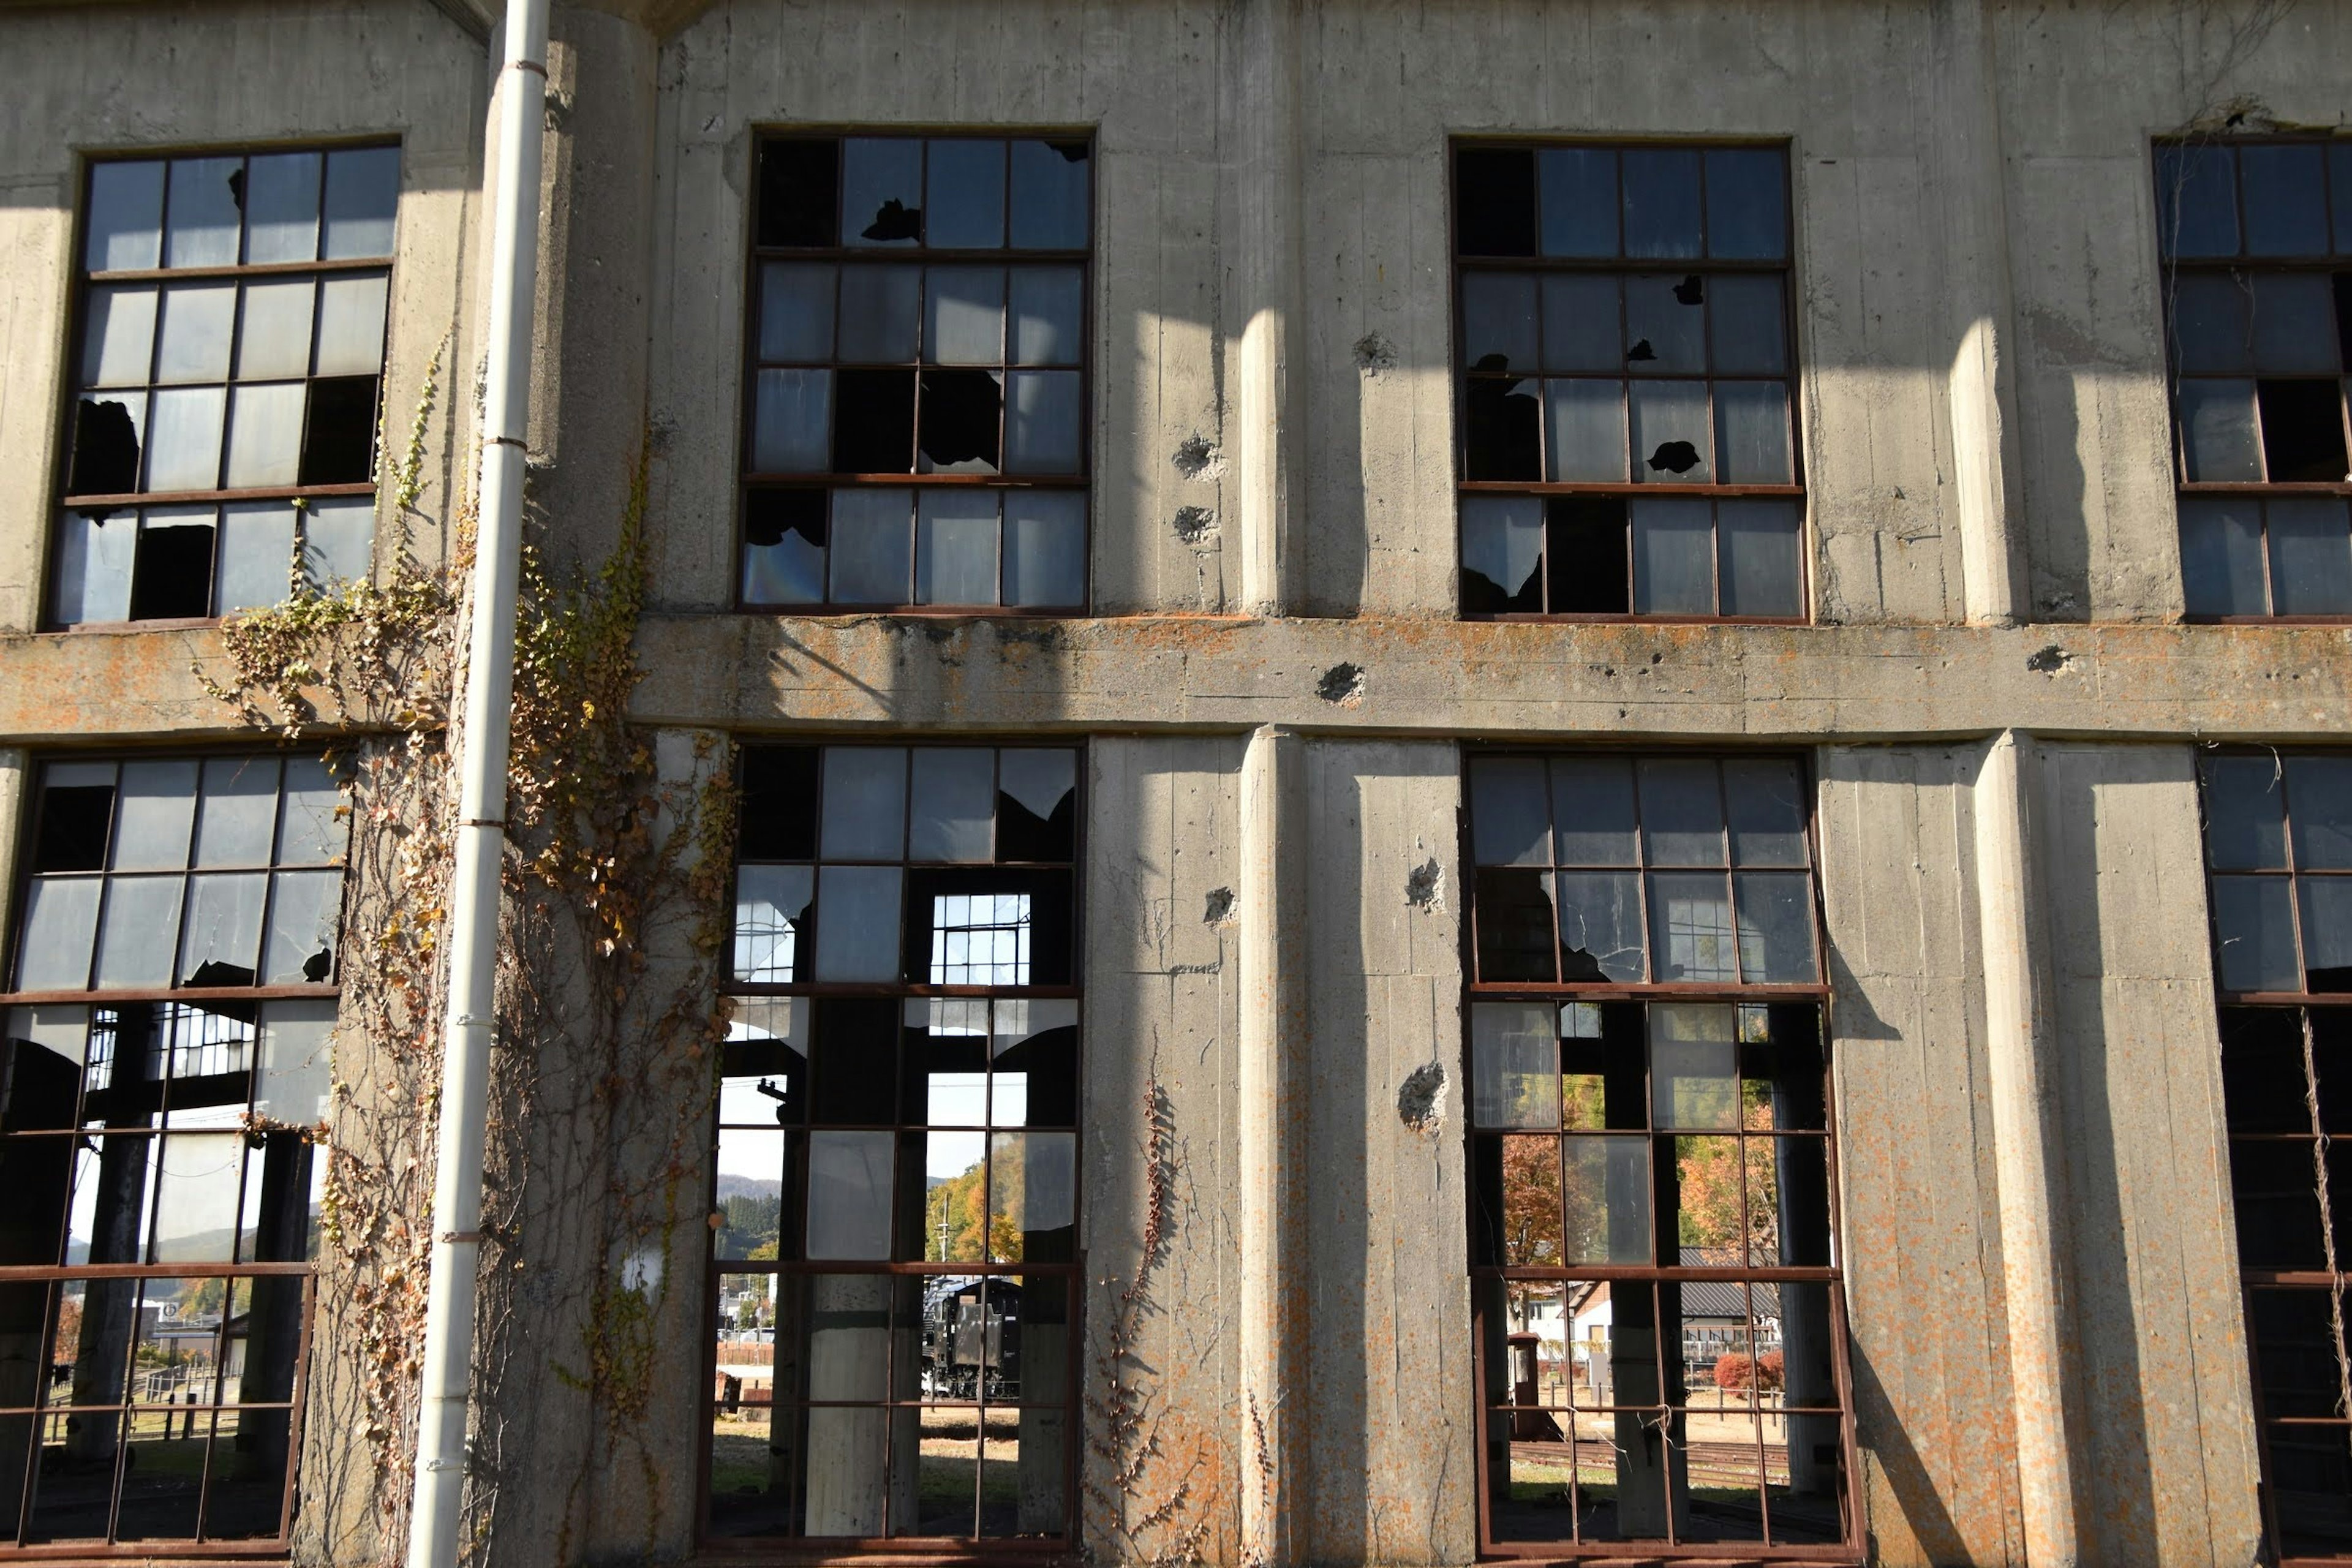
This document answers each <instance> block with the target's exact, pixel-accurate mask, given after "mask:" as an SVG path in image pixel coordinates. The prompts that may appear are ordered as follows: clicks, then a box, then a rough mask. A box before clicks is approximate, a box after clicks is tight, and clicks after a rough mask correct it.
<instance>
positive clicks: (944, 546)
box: [915, 490, 996, 605]
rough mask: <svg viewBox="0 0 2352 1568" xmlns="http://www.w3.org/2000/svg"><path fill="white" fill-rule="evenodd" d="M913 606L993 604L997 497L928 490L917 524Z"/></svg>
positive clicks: (917, 516)
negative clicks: (915, 604)
mask: <svg viewBox="0 0 2352 1568" xmlns="http://www.w3.org/2000/svg"><path fill="white" fill-rule="evenodd" d="M915 602H916V603H917V604H919V605H992V604H994V603H996V496H995V494H994V492H992V491H989V490H978V491H971V490H963V491H958V490H926V491H924V492H923V494H922V497H921V500H920V503H919V506H918V508H917V513H916V521H915Z"/></svg>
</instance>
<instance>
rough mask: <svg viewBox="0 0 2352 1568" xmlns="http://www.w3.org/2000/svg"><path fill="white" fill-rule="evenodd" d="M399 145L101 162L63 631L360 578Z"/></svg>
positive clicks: (79, 386) (54, 600)
mask: <svg viewBox="0 0 2352 1568" xmlns="http://www.w3.org/2000/svg"><path fill="white" fill-rule="evenodd" d="M399 194H400V149H399V148H397V147H339V148H335V149H332V150H329V151H309V152H299V151H298V152H278V153H253V154H251V155H249V156H248V155H245V154H234V153H233V154H227V155H222V156H205V157H195V158H169V159H164V158H149V159H125V160H107V161H102V162H97V163H91V164H90V165H89V178H88V183H87V186H86V198H85V202H86V205H85V210H84V219H83V245H82V251H81V266H80V273H79V279H80V282H79V288H80V322H79V339H80V354H79V359H78V360H77V361H76V364H75V372H74V383H73V384H74V392H73V400H72V408H71V416H70V418H69V419H68V432H67V436H68V450H67V455H66V458H65V463H64V474H63V476H62V490H63V493H62V495H61V497H60V499H59V502H58V531H57V536H56V538H57V547H56V549H55V551H54V552H53V565H52V568H51V572H50V598H49V605H50V609H49V620H50V622H51V623H52V624H53V625H57V626H80V625H89V624H103V623H108V622H121V621H143V620H158V619H167V618H174V617H205V616H226V615H232V614H234V613H236V611H239V610H247V609H254V608H257V607H258V606H261V605H271V604H275V603H277V602H278V600H280V599H283V598H284V597H286V595H287V593H288V592H289V588H290V587H291V586H292V585H293V584H295V583H296V582H298V581H307V582H309V583H312V584H319V585H320V586H331V585H332V584H337V583H341V582H346V581H349V580H352V579H354V578H361V577H365V576H366V575H367V574H368V571H369V568H370V563H371V559H372V555H373V546H374V536H375V483H374V479H375V442H376V431H377V427H378V425H379V423H380V408H379V404H380V403H381V401H382V385H383V355H384V323H385V317H386V313H387V310H388V308H389V302H390V299H391V282H392V276H391V269H390V268H391V258H392V246H393V217H394V206H395V205H396V204H397V201H398V198H399Z"/></svg>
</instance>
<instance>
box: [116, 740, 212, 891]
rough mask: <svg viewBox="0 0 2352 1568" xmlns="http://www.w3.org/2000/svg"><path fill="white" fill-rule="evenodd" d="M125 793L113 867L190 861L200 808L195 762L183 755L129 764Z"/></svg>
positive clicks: (164, 866)
mask: <svg viewBox="0 0 2352 1568" xmlns="http://www.w3.org/2000/svg"><path fill="white" fill-rule="evenodd" d="M195 812H196V764H195V763H194V762H193V761H188V760H184V759H180V758H173V759H171V760H169V761H162V762H135V763H124V764H123V765H122V783H121V809H120V812H119V814H118V820H117V822H116V824H115V829H114V849H113V856H112V858H111V859H110V861H109V862H108V864H109V866H110V868H111V869H113V870H117V871H164V870H171V871H176V870H178V869H179V868H181V867H183V866H185V865H186V864H187V863H188V832H189V828H190V826H192V825H193V824H194V820H195Z"/></svg>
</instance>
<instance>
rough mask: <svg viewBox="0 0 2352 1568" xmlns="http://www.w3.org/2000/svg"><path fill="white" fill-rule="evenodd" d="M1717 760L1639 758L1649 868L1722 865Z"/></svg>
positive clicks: (1644, 844)
mask: <svg viewBox="0 0 2352 1568" xmlns="http://www.w3.org/2000/svg"><path fill="white" fill-rule="evenodd" d="M1716 770H1717V764H1716V763H1712V762H1700V761H1695V760H1683V759H1676V758H1660V757H1650V758H1644V759H1643V761H1642V763H1641V764H1640V769H1639V773H1640V779H1641V798H1642V837H1643V850H1644V855H1643V858H1644V859H1646V860H1647V861H1648V862H1649V863H1650V864H1651V865H1653V866H1720V865H1722V864H1723V848H1724V847H1723V807H1722V803H1721V797H1720V796H1719V795H1718V794H1717V771H1716Z"/></svg>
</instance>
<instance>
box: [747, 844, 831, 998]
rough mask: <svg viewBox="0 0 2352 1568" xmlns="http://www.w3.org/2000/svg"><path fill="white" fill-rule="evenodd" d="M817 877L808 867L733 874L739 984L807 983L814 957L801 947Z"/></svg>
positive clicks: (753, 868)
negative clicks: (740, 981)
mask: <svg viewBox="0 0 2352 1568" xmlns="http://www.w3.org/2000/svg"><path fill="white" fill-rule="evenodd" d="M815 877H816V873H815V872H814V871H813V870H811V869H810V868H808V867H806V866H741V867H738V868H736V872H735V963H734V974H735V978H736V979H738V980H750V981H760V982H763V983H767V984H790V983H792V982H793V981H797V980H802V979H805V978H806V977H807V970H808V966H809V962H810V958H811V954H810V953H808V952H806V951H804V950H803V947H802V944H801V930H802V926H803V923H804V922H805V921H806V920H807V917H808V911H809V903H810V900H811V899H812V897H813V889H814V887H815Z"/></svg>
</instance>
